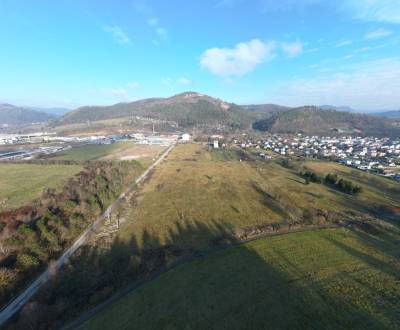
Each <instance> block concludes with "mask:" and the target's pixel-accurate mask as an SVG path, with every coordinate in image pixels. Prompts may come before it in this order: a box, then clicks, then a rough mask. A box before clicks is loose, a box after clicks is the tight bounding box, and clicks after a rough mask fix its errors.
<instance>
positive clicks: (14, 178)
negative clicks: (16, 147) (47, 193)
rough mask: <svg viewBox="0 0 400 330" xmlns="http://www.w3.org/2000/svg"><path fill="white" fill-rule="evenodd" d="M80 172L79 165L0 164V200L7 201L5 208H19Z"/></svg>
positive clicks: (80, 167)
mask: <svg viewBox="0 0 400 330" xmlns="http://www.w3.org/2000/svg"><path fill="white" fill-rule="evenodd" d="M81 170H82V166H79V165H35V164H0V178H1V180H0V199H3V198H5V199H7V203H6V207H7V208H13V207H18V206H21V205H23V204H25V203H28V202H29V201H31V200H33V199H35V198H37V197H39V196H40V193H41V192H42V191H43V189H44V188H45V187H50V188H56V187H59V186H61V185H62V184H63V183H64V182H65V180H66V179H67V178H69V177H71V176H73V175H75V174H77V173H78V172H79V171H81Z"/></svg>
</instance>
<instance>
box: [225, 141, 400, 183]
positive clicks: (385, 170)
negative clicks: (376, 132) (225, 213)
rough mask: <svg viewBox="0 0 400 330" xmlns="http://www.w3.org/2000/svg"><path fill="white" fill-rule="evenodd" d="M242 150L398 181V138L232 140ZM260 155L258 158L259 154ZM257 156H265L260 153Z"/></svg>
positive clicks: (399, 164)
mask: <svg viewBox="0 0 400 330" xmlns="http://www.w3.org/2000/svg"><path fill="white" fill-rule="evenodd" d="M232 142H233V143H234V144H236V145H239V146H241V147H242V148H256V149H264V150H269V151H271V152H272V153H273V154H279V155H282V156H285V155H300V156H306V157H314V158H330V159H332V160H335V161H338V162H339V163H341V164H344V165H347V166H352V167H355V168H358V169H360V170H364V171H374V172H376V173H378V174H382V175H385V176H388V177H392V178H394V179H396V180H399V181H400V138H399V139H390V138H375V137H351V136H342V137H329V136H303V135H301V134H298V135H294V136H279V135H272V136H268V137H265V138H261V139H260V138H257V139H254V138H248V137H245V138H243V139H234V140H233V141H232ZM261 154H262V155H261ZM260 156H263V157H268V156H267V155H266V154H265V153H264V152H260Z"/></svg>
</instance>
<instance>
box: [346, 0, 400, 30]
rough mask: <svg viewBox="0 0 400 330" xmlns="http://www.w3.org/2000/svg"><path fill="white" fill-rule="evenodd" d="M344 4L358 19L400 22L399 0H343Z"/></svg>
mask: <svg viewBox="0 0 400 330" xmlns="http://www.w3.org/2000/svg"><path fill="white" fill-rule="evenodd" d="M342 6H343V7H344V9H345V10H347V11H348V12H349V13H351V15H353V16H354V17H355V18H358V19H362V20H366V21H377V22H387V23H396V24H400V4H399V0H342Z"/></svg>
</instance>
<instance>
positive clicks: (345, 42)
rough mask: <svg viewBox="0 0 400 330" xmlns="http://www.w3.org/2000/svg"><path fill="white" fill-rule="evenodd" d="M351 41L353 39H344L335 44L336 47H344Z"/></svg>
mask: <svg viewBox="0 0 400 330" xmlns="http://www.w3.org/2000/svg"><path fill="white" fill-rule="evenodd" d="M352 43H353V40H344V41H341V42H339V43H337V44H336V47H345V46H350V45H351V44H352Z"/></svg>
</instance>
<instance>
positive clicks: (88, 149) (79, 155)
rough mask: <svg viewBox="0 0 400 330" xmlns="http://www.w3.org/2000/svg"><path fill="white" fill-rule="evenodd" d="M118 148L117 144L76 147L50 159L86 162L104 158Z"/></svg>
mask: <svg viewBox="0 0 400 330" xmlns="http://www.w3.org/2000/svg"><path fill="white" fill-rule="evenodd" d="M119 147H120V144H119V143H113V144H92V145H86V146H83V147H76V148H72V149H70V150H67V151H64V152H62V153H60V154H58V155H56V156H54V157H52V158H51V159H54V160H75V161H87V160H96V159H99V158H101V157H105V156H107V155H109V154H110V153H112V152H114V151H116V150H118V148H119Z"/></svg>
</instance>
